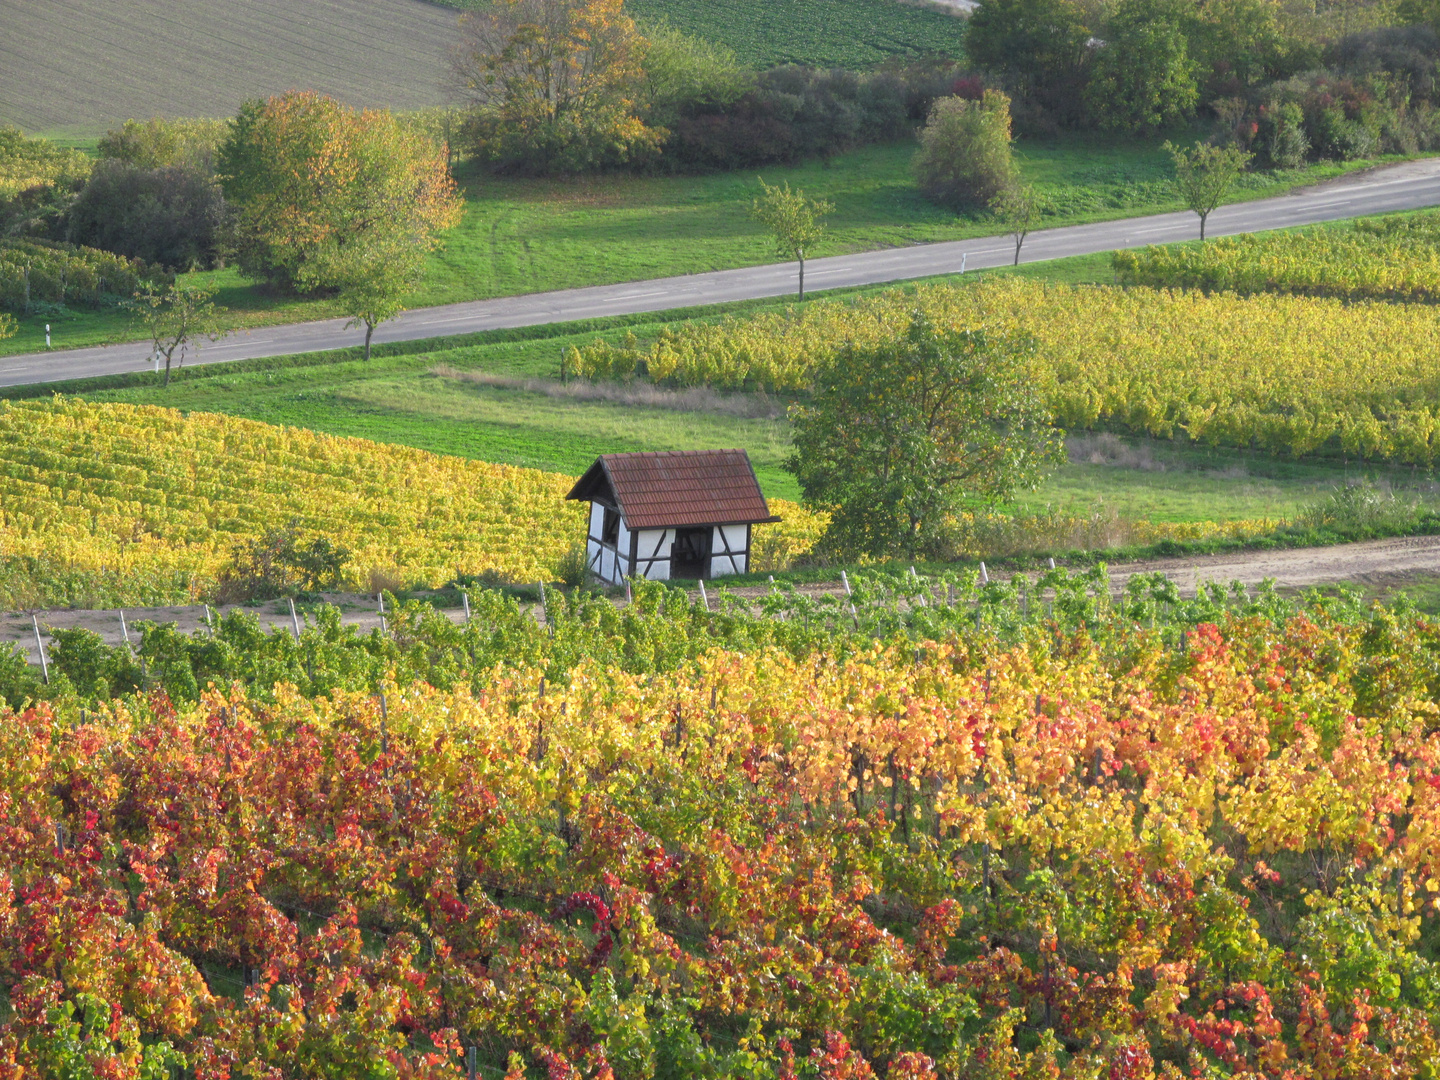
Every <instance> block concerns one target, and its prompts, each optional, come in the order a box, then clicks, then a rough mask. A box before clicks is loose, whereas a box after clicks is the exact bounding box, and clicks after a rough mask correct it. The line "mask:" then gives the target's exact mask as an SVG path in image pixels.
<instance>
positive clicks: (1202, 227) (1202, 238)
mask: <svg viewBox="0 0 1440 1080" xmlns="http://www.w3.org/2000/svg"><path fill="white" fill-rule="evenodd" d="M1209 216H1210V212H1209V211H1208V210H1207V211H1206V212H1205V213H1203V214H1201V215H1200V242H1201V243H1202V244H1203V243H1204V242H1205V219H1206V218H1207V217H1209Z"/></svg>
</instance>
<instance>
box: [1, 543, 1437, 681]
mask: <svg viewBox="0 0 1440 1080" xmlns="http://www.w3.org/2000/svg"><path fill="white" fill-rule="evenodd" d="M1154 571H1159V572H1161V573H1164V574H1166V575H1168V576H1169V577H1170V579H1171V580H1172V581H1174V582H1175V583H1176V584H1177V585H1178V586H1179V587H1180V591H1181V592H1182V593H1183V594H1185V595H1187V596H1189V595H1193V594H1194V592H1195V588H1196V586H1197V585H1198V584H1199V583H1200V582H1204V581H1221V582H1229V581H1240V582H1243V583H1245V584H1246V585H1258V584H1260V582H1261V581H1263V580H1265V579H1266V578H1274V579H1275V582H1276V584H1277V585H1278V586H1279V587H1280V588H1282V589H1305V588H1309V587H1311V586H1314V585H1326V584H1332V583H1334V582H1339V581H1354V582H1358V583H1361V584H1369V585H1394V584H1398V583H1400V582H1402V581H1404V580H1405V579H1407V578H1410V577H1414V576H1419V575H1440V536H1412V537H1405V538H1402V539H1398V540H1371V541H1366V542H1364V543H1360V544H1339V545H1336V546H1334V547H1323V548H1295V549H1291V550H1288V551H1248V552H1241V553H1238V554H1234V555H1200V556H1184V557H1181V558H1175V559H1151V560H1149V561H1146V562H1134V563H1117V564H1115V565H1114V566H1111V567H1110V580H1111V582H1112V584H1113V585H1114V586H1115V587H1116V588H1119V587H1121V586H1123V585H1124V584H1125V582H1126V581H1127V580H1128V579H1129V578H1130V577H1131V575H1133V574H1138V573H1151V572H1154ZM839 590H840V585H839V583H838V582H835V583H833V584H823V585H813V586H806V587H804V588H803V590H802V591H804V592H807V593H811V594H819V593H828V592H838V591H839ZM736 591H737V592H739V593H741V594H742V595H743V594H748V595H757V594H759V593H762V592H764V591H765V586H752V587H749V588H745V589H738V590H736ZM330 599H332V600H333V601H334V602H336V603H339V604H340V605H341V607H342V608H343V609H344V614H343V620H344V622H346V623H347V624H354V625H356V626H358V627H359V628H361V629H362V630H369V629H371V628H373V627H376V626H379V625H380V616H379V613H378V612H377V610H376V608H375V600H374V598H373V597H369V596H352V595H346V596H336V597H332V598H330ZM253 610H255V612H256V614H258V615H259V617H260V620H261V622H262V623H264V624H265V625H269V626H284V627H288V626H290V613H289V608H288V607H287V606H286V604H285V602H284V601H281V602H279V603H272V604H268V605H265V606H263V607H260V608H256V609H253ZM452 615H453V616H454V617H455V618H457V619H458V618H459V617H460V612H459V611H458V610H457V611H455V612H452ZM32 616H34V617H35V619H36V620H37V621H38V622H39V624H40V627H41V629H42V631H43V629H44V628H45V627H47V626H53V627H56V628H69V627H75V626H83V627H86V628H88V629H91V630H94V631H96V632H97V633H99V634H100V635H101V636H102V637H104V639H105V640H106V641H107V642H108V643H110V644H112V645H118V644H119V643H120V642H121V640H122V638H121V633H120V615H119V612H116V611H75V610H59V611H40V612H24V613H19V612H16V613H10V614H0V642H7V641H13V642H16V643H17V644H19V645H21V646H22V647H24V648H25V649H27V650H28V652H29V654H30V659H31V662H32V663H39V658H38V657H37V656H36V654H35V631H34V623H33V622H32V621H31V619H32ZM125 619H126V621H127V623H129V625H130V626H131V627H132V628H133V627H134V625H135V623H137V622H139V621H141V620H151V621H154V622H174V623H177V624H179V627H180V629H182V630H187V631H188V630H196V629H199V628H200V627H201V626H203V625H204V622H205V609H204V608H203V607H201V606H199V605H197V606H194V607H166V608H131V609H126V611H125ZM130 633H131V637H132V640H136V641H138V635H137V633H136V631H135V630H134V629H132V630H131V631H130Z"/></svg>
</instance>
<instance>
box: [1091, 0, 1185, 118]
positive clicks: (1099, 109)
mask: <svg viewBox="0 0 1440 1080" xmlns="http://www.w3.org/2000/svg"><path fill="white" fill-rule="evenodd" d="M1182 18H1183V16H1182V15H1181V14H1180V13H1178V12H1176V10H1175V8H1174V5H1172V4H1168V3H1166V2H1164V0H1160V2H1156V0H1122V2H1121V3H1120V5H1119V7H1118V8H1117V9H1116V12H1115V15H1114V16H1113V17H1112V18H1111V20H1110V23H1109V26H1108V27H1107V28H1106V30H1105V43H1104V45H1102V46H1101V47H1100V48H1099V50H1098V52H1097V53H1096V56H1095V62H1094V63H1093V64H1092V65H1091V68H1090V78H1089V80H1088V82H1087V83H1086V86H1085V101H1086V106H1087V111H1088V113H1089V114H1090V116H1091V117H1092V118H1093V119H1094V120H1095V121H1096V122H1097V123H1098V124H1100V126H1101V127H1105V128H1109V129H1111V130H1114V131H1123V132H1127V133H1132V134H1138V135H1148V134H1150V133H1151V132H1153V131H1156V130H1158V129H1160V128H1164V127H1168V126H1170V125H1172V124H1175V123H1178V122H1179V121H1181V120H1185V119H1187V118H1189V117H1190V116H1193V115H1194V113H1195V103H1196V102H1197V101H1198V100H1199V98H1200V87H1199V84H1198V83H1197V82H1196V76H1197V75H1198V74H1199V70H1200V65H1199V64H1197V63H1196V62H1195V60H1194V59H1193V58H1192V57H1191V55H1190V46H1189V41H1188V39H1187V37H1186V33H1185V28H1184V26H1182V25H1181V22H1182Z"/></svg>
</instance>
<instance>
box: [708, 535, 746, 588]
mask: <svg viewBox="0 0 1440 1080" xmlns="http://www.w3.org/2000/svg"><path fill="white" fill-rule="evenodd" d="M727 543H728V544H729V546H730V550H731V551H732V552H740V551H744V550H745V526H744V525H716V526H715V533H714V535H713V536H711V537H710V576H711V577H712V578H717V577H724V576H725V575H727V574H743V573H745V556H744V555H739V554H735V555H726V554H725V546H726V544H727Z"/></svg>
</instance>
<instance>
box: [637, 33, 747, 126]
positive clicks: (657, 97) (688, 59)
mask: <svg viewBox="0 0 1440 1080" xmlns="http://www.w3.org/2000/svg"><path fill="white" fill-rule="evenodd" d="M645 37H646V39H647V45H646V49H645V63H644V72H643V75H642V76H641V79H640V89H639V95H638V97H639V106H640V112H641V115H643V116H644V118H645V122H646V123H648V124H650V125H651V126H652V127H656V128H665V129H667V130H668V129H669V128H670V127H672V126H673V125H674V124H675V123H676V122H677V121H678V120H679V119H680V118H681V117H682V116H684V115H686V114H687V113H692V112H697V113H698V112H716V111H724V110H726V109H728V108H730V107H731V106H732V105H734V104H735V103H736V102H737V101H739V100H740V98H742V97H743V96H744V95H745V94H747V93H749V92H750V91H752V90H753V89H754V88H755V76H754V74H753V73H752V72H749V71H746V70H745V69H744V68H742V67H741V66H740V63H739V61H737V60H736V59H735V54H734V53H733V52H732V51H731V50H730V49H728V48H726V47H725V46H723V45H718V44H716V43H714V42H710V41H704V40H702V39H700V38H697V37H691V36H690V35H689V34H682V33H681V32H680V31H678V30H676V29H674V28H673V27H671V26H670V25H669V24H668V23H664V22H662V23H659V24H657V25H655V26H648V27H646V28H645Z"/></svg>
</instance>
